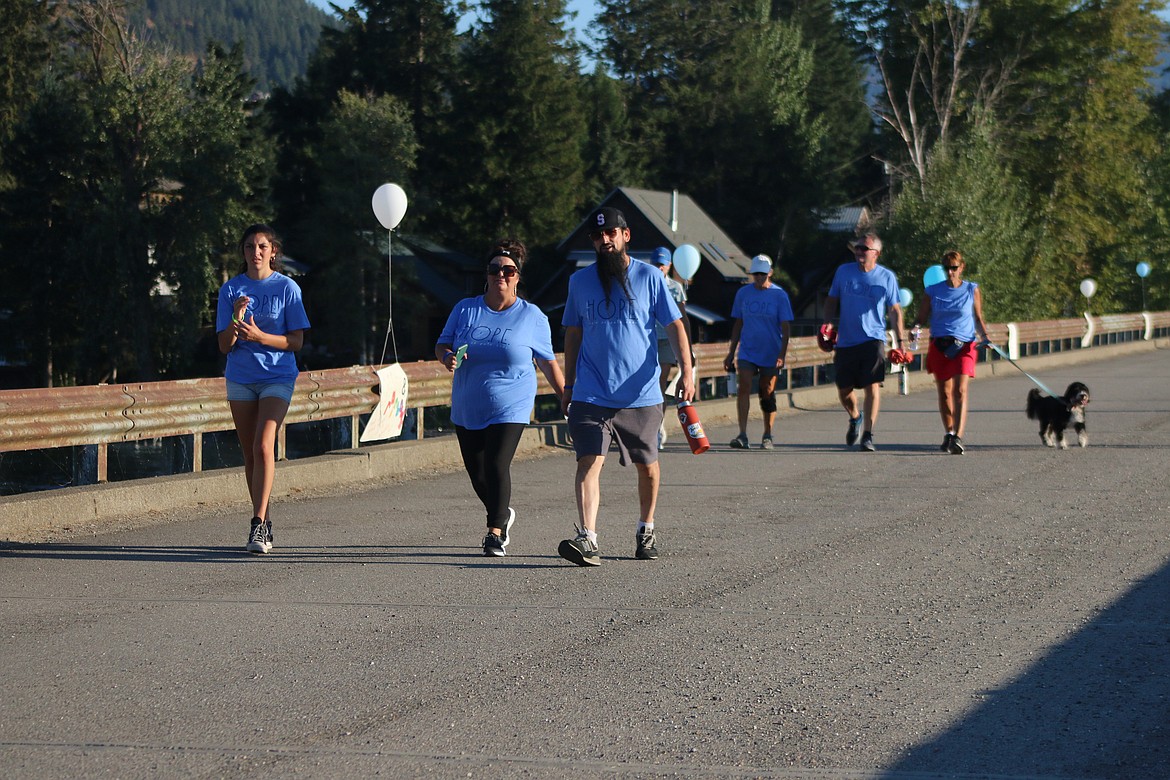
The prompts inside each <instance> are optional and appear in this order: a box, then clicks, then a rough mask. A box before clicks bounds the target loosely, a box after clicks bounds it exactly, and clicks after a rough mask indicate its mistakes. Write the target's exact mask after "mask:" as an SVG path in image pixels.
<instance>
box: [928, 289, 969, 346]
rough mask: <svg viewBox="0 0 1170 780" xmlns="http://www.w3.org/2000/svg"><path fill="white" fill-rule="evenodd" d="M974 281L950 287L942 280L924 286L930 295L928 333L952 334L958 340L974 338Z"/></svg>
mask: <svg viewBox="0 0 1170 780" xmlns="http://www.w3.org/2000/svg"><path fill="white" fill-rule="evenodd" d="M978 286H979V285H977V284H975V283H974V282H961V283H960V284H959V286H958V287H951V286H950V285H949V284H947V283H946V282H945V281H944V282H938V283H936V284H932V285H931V286H930V287H927V288H926V294H927V295H928V296H930V335H931V338H933V337H935V336H954V337H955V338H957V339H959V340H960V341H974V340H975V288H977V287H978Z"/></svg>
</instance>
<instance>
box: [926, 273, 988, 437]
mask: <svg viewBox="0 0 1170 780" xmlns="http://www.w3.org/2000/svg"><path fill="white" fill-rule="evenodd" d="M942 267H943V270H944V271H945V272H946V278H945V279H944V280H943V281H941V282H938V283H936V284H932V285H931V286H929V287H927V288H926V297H925V298H924V300H923V301H922V306H920V307H919V312H918V316H919V318H920V319H923V320H926V321H927V322H929V323H930V347H929V349H928V350H927V352H926V370H927V371H929V372H930V373H932V374H934V382H935V385H936V387H937V388H938V412H939V415H940V416H941V417H942V423H943V429H944V430H945V431H946V435H945V436H944V437H943V443H942V446H940V447H939V449H940V450H942V451H943V452H949V453H951V454H952V455H962V454H963V452H964V451H965V450H966V447H965V445H964V444H963V433H964V432H965V431H966V428H967V380H968V379H969V378H970V377H973V376H975V357H976V354H975V347H976V344H975V334H976V332H978V333H980V334H982V336H983V341H982V343H983V344H986V343H987V325H986V324H985V323H984V322H983V295H982V293H980V291H979V285H977V284H975V283H974V282H964V281H963V271H964V270H965V269H966V263H964V262H963V256H962V255H961V254H959V253H958V252H955V251H953V250H952V251H950V252H947V253H946V254H945V255H943V261H942ZM915 327H917V323H915Z"/></svg>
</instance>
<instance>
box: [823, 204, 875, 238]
mask: <svg viewBox="0 0 1170 780" xmlns="http://www.w3.org/2000/svg"><path fill="white" fill-rule="evenodd" d="M820 218H821V223H820V228H821V230H825V231H828V232H829V233H856V232H857V231H858V230H860V229H862V228H864V227H869V225H870V223H871V220H870V217H869V209H867V208H866V207H865V206H841V207H839V208H835V209H829V210H828V211H823V212H821V213H820Z"/></svg>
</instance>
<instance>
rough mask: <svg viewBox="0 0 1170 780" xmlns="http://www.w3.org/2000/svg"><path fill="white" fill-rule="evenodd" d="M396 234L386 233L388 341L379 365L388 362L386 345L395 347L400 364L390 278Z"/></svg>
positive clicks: (392, 289) (395, 357)
mask: <svg viewBox="0 0 1170 780" xmlns="http://www.w3.org/2000/svg"><path fill="white" fill-rule="evenodd" d="M393 235H394V232H393V231H391V230H387V231H386V339H385V340H384V341H383V342H382V359H381V360H380V361H378V362H379V364H385V362H386V345H387V344H393V345H394V362H395V363H397V362H398V340H397V339H396V338H395V337H394V284H393V282H392V280H391V278H390V274H391V270H392V269H393V267H394V262H393V259H394V252H393V249H392V247H391V246H390V241H391V239H392V238H393Z"/></svg>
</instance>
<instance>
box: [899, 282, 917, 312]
mask: <svg viewBox="0 0 1170 780" xmlns="http://www.w3.org/2000/svg"><path fill="white" fill-rule="evenodd" d="M912 300H914V293H912V292H910V291H909V290H907V289H906V288H905V287H899V288H898V305H899V306H901V307H902V308H903V309H905V308H906V307H907V306H909V305H910V301H912Z"/></svg>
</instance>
